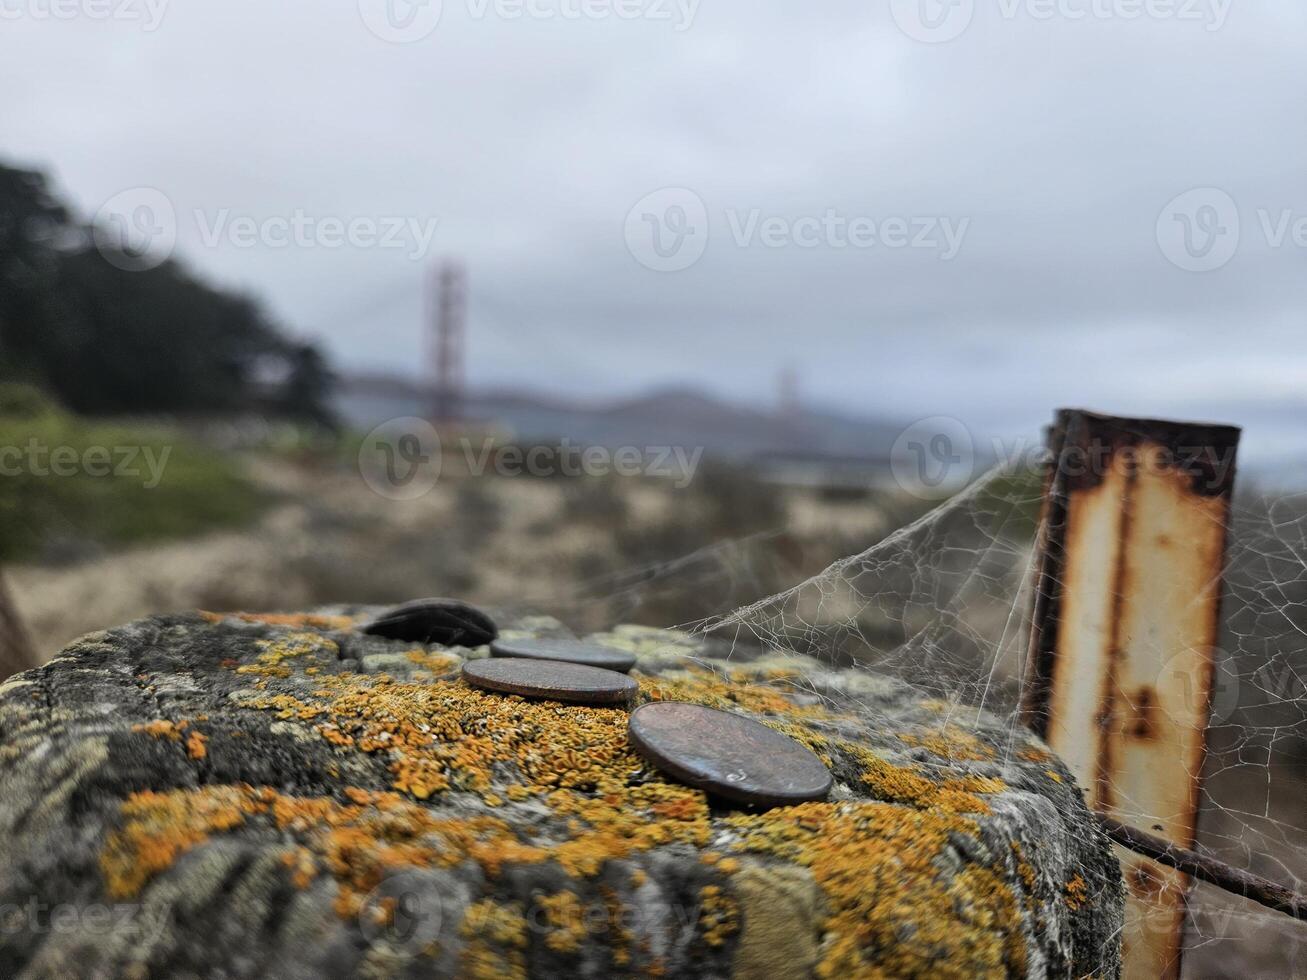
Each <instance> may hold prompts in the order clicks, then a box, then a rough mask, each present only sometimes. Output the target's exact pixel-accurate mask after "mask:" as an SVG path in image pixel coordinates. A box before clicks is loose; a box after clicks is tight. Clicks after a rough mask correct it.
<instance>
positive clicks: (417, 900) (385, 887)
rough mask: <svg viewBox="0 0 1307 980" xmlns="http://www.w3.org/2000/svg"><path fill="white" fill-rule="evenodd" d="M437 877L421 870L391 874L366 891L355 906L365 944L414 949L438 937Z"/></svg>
mask: <svg viewBox="0 0 1307 980" xmlns="http://www.w3.org/2000/svg"><path fill="white" fill-rule="evenodd" d="M440 895H441V893H440V879H439V877H436V876H433V875H432V874H431V873H428V872H422V871H401V872H400V873H399V874H395V875H391V876H390V877H389V878H387V879H386V880H385V881H383V882H382V883H381V884H379V885H378V886H377V887H376V888H374V889H372V891H371V892H370V893H369V894H368V897H367V898H365V899H364V900H363V905H362V907H361V908H360V909H359V931H360V932H362V933H363V938H364V939H366V940H367V942H368V945H369V946H371V945H375V944H378V943H384V944H385V945H386V946H389V947H391V948H394V949H399V950H410V951H417V950H421V949H425V948H427V947H428V946H430V945H431V944H432V943H434V942H436V941H437V940H438V939H439V938H440V923H441V921H442V919H443V917H444V909H443V908H442V902H441V897H440Z"/></svg>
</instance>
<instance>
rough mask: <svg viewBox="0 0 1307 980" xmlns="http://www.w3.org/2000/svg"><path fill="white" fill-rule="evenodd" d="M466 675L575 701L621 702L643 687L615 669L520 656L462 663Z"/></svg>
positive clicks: (484, 684) (484, 683)
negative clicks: (527, 658)
mask: <svg viewBox="0 0 1307 980" xmlns="http://www.w3.org/2000/svg"><path fill="white" fill-rule="evenodd" d="M463 679H464V680H466V681H467V682H468V683H469V684H472V685H475V686H476V687H481V688H485V689H486V690H488V691H499V692H501V693H503V694H521V695H522V696H523V697H528V698H551V699H553V700H554V701H571V702H574V703H576V704H622V703H625V702H627V701H630V700H631V698H633V697H634V696H635V692H636V691H637V690H639V687H640V686H639V685H638V684H636V682H635V681H633V680H631V678H629V677H627V676H626V675H625V674H619V673H617V671H615V670H603V669H602V668H599V667H587V666H585V665H584V664H568V663H563V662H562V661H561V660H522V659H519V658H517V657H511V658H510V657H505V658H502V659H494V660H469V661H468V662H467V663H465V664H464V665H463Z"/></svg>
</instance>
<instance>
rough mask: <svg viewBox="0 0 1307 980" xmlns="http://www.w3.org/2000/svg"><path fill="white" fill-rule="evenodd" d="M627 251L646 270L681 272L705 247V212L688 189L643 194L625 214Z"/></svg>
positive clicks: (692, 263) (702, 204)
mask: <svg viewBox="0 0 1307 980" xmlns="http://www.w3.org/2000/svg"><path fill="white" fill-rule="evenodd" d="M625 230H626V248H627V251H629V252H630V253H631V255H632V256H634V257H635V260H636V261H637V262H639V263H640V264H641V265H642V266H644V267H645V268H646V269H653V270H654V271H655V272H680V271H681V270H682V269H688V268H689V267H690V266H692V265H694V264H695V263H696V262H698V261H699V259H700V258H702V257H703V253H704V249H706V248H707V247H708V208H707V206H705V205H704V203H703V198H701V197H700V196H699V195H698V194H696V193H695V192H694V191H692V190H690V189H689V188H688V187H664V188H663V189H662V190H657V191H654V192H653V193H652V194H646V195H645V196H644V197H642V198H640V200H638V201H637V202H636V203H635V207H633V208H631V210H630V211H628V212H627V214H626V229H625Z"/></svg>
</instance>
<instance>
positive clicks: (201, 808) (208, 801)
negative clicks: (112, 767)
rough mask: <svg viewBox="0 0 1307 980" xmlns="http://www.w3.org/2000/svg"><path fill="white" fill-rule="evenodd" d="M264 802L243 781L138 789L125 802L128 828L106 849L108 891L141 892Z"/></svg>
mask: <svg viewBox="0 0 1307 980" xmlns="http://www.w3.org/2000/svg"><path fill="white" fill-rule="evenodd" d="M264 805H265V804H264V803H263V802H262V800H261V797H260V796H259V795H258V794H256V793H254V792H252V791H251V790H250V789H249V788H248V787H241V786H208V787H205V788H204V789H203V790H197V791H190V792H187V791H184V790H178V791H174V792H171V793H153V792H148V791H147V792H142V793H133V794H132V795H131V797H129V798H128V799H127V800H126V801H125V802H124V803H123V805H122V816H123V819H124V825H123V827H122V828H121V829H119V830H116V831H114V832H113V833H111V834H110V835H109V837H108V839H107V840H106V841H105V845H104V849H103V850H102V852H101V854H100V870H101V871H102V872H103V874H104V879H105V888H106V890H107V891H108V893H109V895H110V897H111V898H120V899H122V898H133V897H135V896H136V895H137V893H139V892H140V890H141V888H143V887H144V886H145V884H146V882H148V881H149V880H150V879H151V878H153V877H154V876H155V875H157V874H158V873H159V872H161V871H165V870H167V869H168V868H170V867H172V866H173V864H174V863H175V862H176V860H177V859H178V858H179V857H181V856H182V855H183V854H185V853H186V852H188V851H190V850H192V849H193V848H195V847H198V846H199V845H200V844H203V843H204V842H205V841H207V840H208V839H209V838H210V837H211V836H212V835H213V834H215V833H219V832H222V831H227V830H231V829H232V828H234V827H238V826H240V825H241V824H242V823H244V822H245V820H246V818H247V817H249V816H250V815H252V814H254V813H256V812H259V810H260V808H261V807H263V806H264Z"/></svg>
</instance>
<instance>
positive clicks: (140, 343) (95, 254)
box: [0, 166, 331, 424]
mask: <svg viewBox="0 0 1307 980" xmlns="http://www.w3.org/2000/svg"><path fill="white" fill-rule="evenodd" d="M91 231H92V230H91V229H90V228H88V227H86V226H84V225H78V224H76V223H75V222H74V221H73V219H72V218H71V217H70V215H69V212H68V210H67V209H66V208H65V207H63V206H62V205H61V204H60V203H59V201H58V200H57V199H56V198H55V197H54V195H53V194H52V193H51V191H50V190H49V187H48V184H47V182H46V180H45V177H44V176H43V175H41V174H39V173H35V172H32V171H23V170H14V169H10V168H6V167H4V166H0V379H4V380H21V381H31V382H34V383H36V384H39V385H41V386H42V387H44V388H46V389H47V390H48V391H49V392H50V393H51V394H53V395H54V396H55V397H56V398H57V399H59V400H60V401H61V402H63V403H64V404H65V405H67V406H68V407H69V408H71V409H73V410H74V411H77V412H81V413H84V414H140V413H159V412H162V413H182V414H197V413H204V414H212V413H235V412H269V413H273V414H278V415H284V416H288V417H293V418H297V419H303V420H308V421H315V422H320V423H327V424H329V423H330V421H331V419H330V414H329V410H328V408H327V399H328V396H329V393H330V385H331V373H330V371H329V370H328V369H327V366H326V364H325V361H324V359H323V357H322V355H321V353H320V352H319V351H318V350H317V348H316V347H314V346H312V345H310V344H306V343H303V342H300V341H296V340H293V339H291V338H289V337H287V336H286V335H285V334H284V333H283V332H282V331H281V330H279V329H278V328H277V327H276V326H275V325H274V324H273V323H272V322H271V320H270V319H269V317H268V316H267V315H266V313H265V312H264V311H263V310H262V309H261V308H260V307H259V305H258V304H257V303H256V302H255V301H253V300H252V299H250V298H249V297H248V296H244V295H240V294H237V293H232V292H228V291H225V290H221V289H217V288H215V287H213V286H211V285H209V284H207V283H205V282H203V281H201V280H200V279H199V278H197V277H196V276H195V275H193V274H192V273H191V272H190V271H189V270H187V269H186V268H185V267H184V266H183V265H182V264H180V263H178V262H174V261H167V262H164V263H163V264H161V265H159V266H157V267H155V268H149V269H144V270H140V271H129V270H137V269H139V268H140V267H139V265H138V264H134V263H132V262H130V261H121V258H122V257H125V256H121V255H120V256H114V255H113V254H112V253H111V252H109V248H110V246H108V245H106V244H105V237H106V236H99V241H98V242H97V243H95V244H93V240H94V239H95V236H93V235H92V233H91ZM110 258H115V259H120V260H118V261H110Z"/></svg>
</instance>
